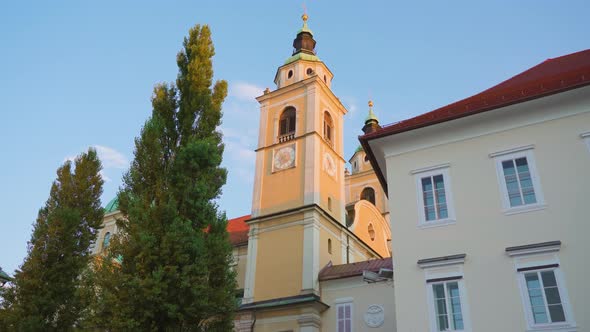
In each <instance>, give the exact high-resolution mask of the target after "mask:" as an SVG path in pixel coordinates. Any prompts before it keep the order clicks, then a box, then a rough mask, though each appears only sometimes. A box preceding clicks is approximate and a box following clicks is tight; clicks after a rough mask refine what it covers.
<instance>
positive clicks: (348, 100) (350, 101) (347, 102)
mask: <svg viewBox="0 0 590 332" xmlns="http://www.w3.org/2000/svg"><path fill="white" fill-rule="evenodd" d="M340 100H342V104H343V105H344V107H346V109H347V110H348V112H349V113H350V115H355V114H356V113H357V111H358V106H357V105H358V103H357V100H356V98H354V97H346V96H345V97H341V98H340Z"/></svg>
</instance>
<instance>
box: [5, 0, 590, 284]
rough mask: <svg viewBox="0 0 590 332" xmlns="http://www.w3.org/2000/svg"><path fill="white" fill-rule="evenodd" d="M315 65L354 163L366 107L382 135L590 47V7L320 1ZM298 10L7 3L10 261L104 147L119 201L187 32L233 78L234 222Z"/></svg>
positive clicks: (234, 4) (230, 211)
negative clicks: (264, 95) (55, 187)
mask: <svg viewBox="0 0 590 332" xmlns="http://www.w3.org/2000/svg"><path fill="white" fill-rule="evenodd" d="M306 7H307V9H308V14H309V16H310V19H309V26H310V28H311V29H312V30H313V32H314V37H315V39H316V41H317V47H316V50H317V52H318V56H319V57H320V58H321V59H322V60H323V61H324V62H325V63H326V64H327V65H328V67H329V68H330V69H331V70H332V72H333V73H334V75H335V78H334V81H333V85H332V88H333V90H334V92H335V93H336V95H338V96H339V97H340V99H341V100H342V102H343V103H344V105H345V106H346V107H347V108H348V110H349V114H348V115H347V116H346V119H345V121H346V125H345V152H346V156H347V157H349V156H350V155H351V154H352V152H353V151H354V149H355V148H356V147H357V145H358V141H357V135H359V134H360V128H361V127H362V121H363V119H364V116H365V115H366V110H367V106H366V103H367V100H368V99H369V98H371V99H373V100H374V103H375V107H374V109H375V112H376V113H377V115H378V116H379V117H380V119H381V122H382V123H383V124H386V123H391V122H395V121H399V120H401V119H404V118H408V117H411V116H414V115H417V114H420V113H424V112H427V111H430V110H432V109H435V108H438V107H440V106H444V105H446V104H448V103H451V102H453V101H456V100H459V99H463V98H465V97H468V96H470V95H472V94H475V93H477V92H479V91H481V90H483V89H486V88H488V87H491V86H492V85H494V84H496V83H499V82H501V81H503V80H505V79H507V78H509V77H511V76H513V75H515V74H517V73H519V72H521V71H523V70H525V69H528V68H529V67H531V66H533V65H536V64H537V63H539V62H542V61H544V60H545V59H548V58H551V57H557V56H560V55H565V54H568V53H572V52H576V51H580V50H583V49H587V48H588V47H589V44H588V32H589V31H590V20H588V17H587V13H588V12H589V10H590V4H589V3H588V2H587V1H545V0H534V1H533V0H523V1H488V2H487V3H481V2H479V1H429V2H426V1H425V2H417V1H403V2H400V1H366V2H360V1H354V2H353V1H324V0H322V1H320V0H318V1H313V0H307V1H306ZM301 13H302V2H301V1H276V0H275V1H270V0H268V1H226V0H223V1H221V0H219V1H106V0H105V1H37V2H33V1H9V2H8V1H7V2H5V3H2V4H1V5H0V45H1V47H0V115H1V118H0V119H1V120H0V135H1V136H0V150H1V151H2V162H1V163H0V209H1V210H2V215H1V216H2V217H0V266H1V267H2V268H3V269H4V270H5V271H7V272H9V273H10V274H12V272H13V271H14V269H15V268H17V267H18V266H19V265H20V264H21V263H22V260H23V258H24V256H25V255H26V246H27V241H28V240H29V238H30V232H31V229H32V225H33V223H34V221H35V218H36V215H37V211H38V209H39V208H40V207H41V206H42V205H43V204H44V202H45V200H46V199H47V197H48V194H49V189H50V185H51V182H52V181H53V180H54V178H55V171H56V169H57V168H58V167H59V166H60V165H61V164H62V163H63V161H64V160H65V159H67V158H69V157H72V156H75V155H77V154H79V153H80V152H82V151H84V150H86V149H87V148H88V147H89V146H94V147H96V148H97V150H98V152H99V154H100V156H101V158H102V161H103V165H104V176H105V179H106V183H105V187H104V195H103V204H106V203H107V202H108V200H109V199H111V198H112V197H114V196H115V193H116V191H117V189H118V187H119V186H120V184H121V175H122V174H123V172H124V171H125V169H126V168H127V167H128V164H129V161H130V160H131V159H132V158H133V139H134V137H136V136H137V135H138V134H139V131H140V128H141V126H142V124H143V123H144V122H145V120H146V119H147V117H148V116H149V114H150V112H151V109H150V96H151V93H152V89H153V86H154V84H156V83H158V82H163V81H173V80H174V79H175V77H176V73H177V68H176V63H175V57H176V53H177V52H178V50H179V49H180V48H181V44H182V39H183V37H184V36H185V35H186V34H187V31H188V29H189V28H190V27H191V26H193V25H195V24H197V23H200V24H209V25H210V26H211V29H212V32H213V41H214V43H215V48H216V53H217V54H216V56H215V58H214V71H215V76H216V77H217V78H218V79H225V80H227V81H228V82H229V86H230V93H229V96H228V97H227V99H226V101H225V104H224V119H223V124H222V130H223V132H224V134H225V142H226V152H225V156H224V162H223V164H224V166H225V167H227V168H228V171H229V177H228V182H227V184H226V186H225V187H224V194H223V196H222V197H221V199H220V200H219V204H220V207H221V209H222V210H225V211H227V215H228V217H237V216H241V215H245V214H248V213H249V212H250V207H251V193H252V184H253V183H252V178H253V174H254V170H253V167H254V152H253V149H254V148H255V143H256V137H257V135H258V128H257V125H258V107H257V103H256V101H255V100H254V99H253V97H255V96H256V95H259V94H261V92H262V90H263V89H264V88H265V87H270V88H271V89H273V88H274V84H273V82H272V80H273V78H274V74H275V71H276V68H277V67H278V66H280V65H281V64H282V63H283V62H284V60H285V59H286V58H287V57H289V56H290V54H291V51H292V46H291V43H292V40H293V38H294V37H295V33H296V31H297V30H298V29H299V28H300V26H301V19H300V16H301Z"/></svg>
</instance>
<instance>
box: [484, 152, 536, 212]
mask: <svg viewBox="0 0 590 332" xmlns="http://www.w3.org/2000/svg"><path fill="white" fill-rule="evenodd" d="M490 157H493V158H494V159H495V162H496V170H497V172H498V181H499V185H500V192H501V195H502V205H503V207H504V212H505V213H506V214H512V213H518V212H524V211H530V210H538V209H540V208H543V207H544V200H543V193H542V191H541V184H540V182H539V176H538V173H537V169H536V165H535V159H534V157H533V146H532V145H530V146H526V147H522V148H517V149H511V150H508V151H504V152H497V153H492V154H490Z"/></svg>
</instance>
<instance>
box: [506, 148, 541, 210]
mask: <svg viewBox="0 0 590 332" xmlns="http://www.w3.org/2000/svg"><path fill="white" fill-rule="evenodd" d="M502 170H503V171H504V181H505V183H506V191H507V192H508V201H509V202H510V207H515V206H519V205H526V204H534V203H537V199H536V198H535V188H534V186H533V180H532V179H531V172H530V170H529V165H528V162H527V159H526V157H520V158H516V159H510V160H504V161H502Z"/></svg>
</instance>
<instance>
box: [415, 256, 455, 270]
mask: <svg viewBox="0 0 590 332" xmlns="http://www.w3.org/2000/svg"><path fill="white" fill-rule="evenodd" d="M466 256H467V254H457V255H449V256H441V257H433V258H425V259H420V260H418V266H419V267H421V268H423V269H425V268H431V267H437V266H445V265H454V264H463V263H465V257H466Z"/></svg>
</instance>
